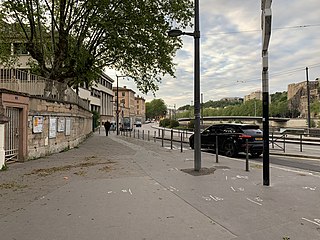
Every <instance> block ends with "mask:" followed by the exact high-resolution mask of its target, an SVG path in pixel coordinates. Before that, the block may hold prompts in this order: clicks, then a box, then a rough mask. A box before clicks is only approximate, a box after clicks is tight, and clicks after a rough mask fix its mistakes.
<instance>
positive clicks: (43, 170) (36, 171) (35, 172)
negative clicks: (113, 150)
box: [26, 162, 114, 177]
mask: <svg viewBox="0 0 320 240" xmlns="http://www.w3.org/2000/svg"><path fill="white" fill-rule="evenodd" d="M109 163H114V162H107V163H106V162H104V163H99V162H83V163H78V164H75V165H65V166H59V167H51V168H40V169H34V170H33V171H32V172H31V173H27V174H26V175H38V176H41V177H45V176H49V175H51V174H53V173H56V172H65V171H69V170H71V169H73V168H86V167H91V166H96V165H101V164H109Z"/></svg>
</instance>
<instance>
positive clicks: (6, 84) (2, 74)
mask: <svg viewBox="0 0 320 240" xmlns="http://www.w3.org/2000/svg"><path fill="white" fill-rule="evenodd" d="M0 88H3V89H7V90H11V91H15V92H20V93H27V94H29V95H31V96H38V97H44V98H47V99H52V100H58V101H66V102H69V103H74V104H77V105H79V106H80V107H82V108H84V109H87V110H89V109H90V107H89V102H88V101H86V100H84V99H82V98H80V97H79V96H78V95H77V93H76V92H75V91H74V90H73V89H72V88H70V87H69V86H67V85H66V84H64V83H60V82H58V81H54V80H50V79H47V78H44V77H40V76H37V75H34V74H30V73H28V72H25V71H23V70H18V69H3V68H2V69H0Z"/></svg>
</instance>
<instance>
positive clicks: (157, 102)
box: [146, 99, 167, 119]
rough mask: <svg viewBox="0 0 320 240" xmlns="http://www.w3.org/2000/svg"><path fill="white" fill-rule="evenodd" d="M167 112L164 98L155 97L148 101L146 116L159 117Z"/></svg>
mask: <svg viewBox="0 0 320 240" xmlns="http://www.w3.org/2000/svg"><path fill="white" fill-rule="evenodd" d="M166 113H167V106H166V104H165V103H164V101H163V100H162V99H153V100H152V101H151V102H147V103H146V118H150V119H154V118H155V119H159V118H161V117H164V116H165V115H166Z"/></svg>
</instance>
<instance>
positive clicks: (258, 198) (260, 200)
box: [254, 197, 263, 202]
mask: <svg viewBox="0 0 320 240" xmlns="http://www.w3.org/2000/svg"><path fill="white" fill-rule="evenodd" d="M254 200H256V201H257V202H263V200H262V199H261V198H260V197H256V198H255V199H254Z"/></svg>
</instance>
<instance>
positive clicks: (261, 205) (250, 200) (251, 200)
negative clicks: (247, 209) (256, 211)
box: [247, 198, 262, 206]
mask: <svg viewBox="0 0 320 240" xmlns="http://www.w3.org/2000/svg"><path fill="white" fill-rule="evenodd" d="M247 200H248V201H250V202H253V203H255V204H257V205H259V206H262V204H261V203H258V202H256V201H253V200H252V199H250V198H247Z"/></svg>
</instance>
